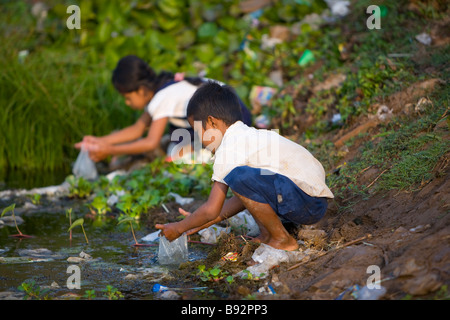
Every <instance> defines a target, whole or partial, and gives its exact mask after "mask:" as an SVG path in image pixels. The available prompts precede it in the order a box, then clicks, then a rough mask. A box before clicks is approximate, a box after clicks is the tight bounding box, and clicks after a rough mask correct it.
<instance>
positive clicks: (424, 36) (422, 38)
mask: <svg viewBox="0 0 450 320" xmlns="http://www.w3.org/2000/svg"><path fill="white" fill-rule="evenodd" d="M416 40H417V41H419V42H420V43H421V44H424V45H426V46H429V45H430V44H431V41H432V39H431V37H430V35H429V34H428V33H425V32H424V33H421V34H418V35H417V36H416Z"/></svg>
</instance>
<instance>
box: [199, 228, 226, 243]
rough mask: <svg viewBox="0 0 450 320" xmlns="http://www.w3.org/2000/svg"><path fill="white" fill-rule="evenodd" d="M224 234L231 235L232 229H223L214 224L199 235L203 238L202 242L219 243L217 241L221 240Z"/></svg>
mask: <svg viewBox="0 0 450 320" xmlns="http://www.w3.org/2000/svg"><path fill="white" fill-rule="evenodd" d="M222 232H225V233H229V232H230V228H223V227H219V226H217V225H215V224H214V225H212V226H210V227H208V228H206V229H203V230H200V231H199V232H198V234H199V235H200V236H201V240H202V242H205V243H217V239H219V237H220V235H221V234H222Z"/></svg>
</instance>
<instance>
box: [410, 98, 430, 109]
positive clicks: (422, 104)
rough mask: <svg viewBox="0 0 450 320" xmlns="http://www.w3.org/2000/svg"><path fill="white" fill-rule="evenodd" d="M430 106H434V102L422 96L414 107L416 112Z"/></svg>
mask: <svg viewBox="0 0 450 320" xmlns="http://www.w3.org/2000/svg"><path fill="white" fill-rule="evenodd" d="M428 106H433V102H432V101H431V100H430V99H428V98H425V97H422V98H420V99H419V101H418V102H417V104H416V106H415V107H414V112H415V113H421V112H424V111H425V109H426V108H427V107H428Z"/></svg>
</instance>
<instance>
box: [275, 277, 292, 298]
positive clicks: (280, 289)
mask: <svg viewBox="0 0 450 320" xmlns="http://www.w3.org/2000/svg"><path fill="white" fill-rule="evenodd" d="M271 283H272V287H273V288H274V290H275V292H276V293H277V294H290V293H291V290H290V289H289V287H288V286H287V285H286V284H285V283H284V282H282V281H280V279H279V278H278V275H277V274H273V275H272V281H271Z"/></svg>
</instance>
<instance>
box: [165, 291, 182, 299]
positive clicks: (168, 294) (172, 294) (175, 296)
mask: <svg viewBox="0 0 450 320" xmlns="http://www.w3.org/2000/svg"><path fill="white" fill-rule="evenodd" d="M160 298H161V299H165V300H178V299H180V296H179V294H178V293H176V292H175V291H171V290H168V291H164V292H163V293H161V295H160Z"/></svg>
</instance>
